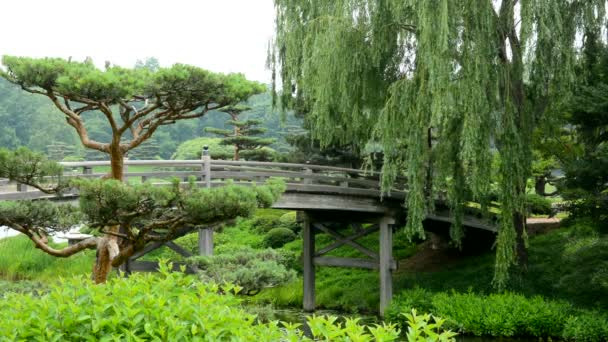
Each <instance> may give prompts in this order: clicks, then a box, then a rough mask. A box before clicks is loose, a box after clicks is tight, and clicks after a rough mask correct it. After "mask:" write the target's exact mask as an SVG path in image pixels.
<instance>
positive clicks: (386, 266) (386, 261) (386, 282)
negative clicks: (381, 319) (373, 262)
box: [380, 217, 394, 316]
mask: <svg viewBox="0 0 608 342" xmlns="http://www.w3.org/2000/svg"><path fill="white" fill-rule="evenodd" d="M391 222H394V221H392V219H391V218H388V217H387V218H385V219H383V220H381V221H380V316H384V313H385V311H386V309H387V308H388V306H389V305H390V302H391V299H392V298H393V277H392V274H391V261H393V229H392V228H391V226H390V223H391Z"/></svg>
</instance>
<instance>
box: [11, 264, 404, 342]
mask: <svg viewBox="0 0 608 342" xmlns="http://www.w3.org/2000/svg"><path fill="white" fill-rule="evenodd" d="M171 269H172V265H170V264H166V263H162V262H161V264H160V272H159V273H158V274H142V273H140V274H134V275H132V276H131V277H129V278H127V279H125V278H118V277H117V278H113V279H110V280H109V281H108V282H107V283H106V284H105V285H103V286H99V285H95V284H94V283H93V282H92V281H91V280H90V279H86V278H83V277H75V278H71V279H64V280H60V281H58V282H57V283H56V284H54V285H52V286H51V288H50V290H49V292H47V293H44V294H41V295H40V296H34V295H32V294H27V293H9V294H7V295H6V296H5V297H4V298H0V341H30V340H37V341H125V340H127V341H142V340H146V341H148V340H150V341H169V340H171V341H310V339H309V338H307V337H305V336H303V333H302V331H301V330H300V329H299V325H298V324H290V323H280V322H277V321H271V322H268V323H262V322H259V321H258V320H257V319H256V317H255V315H251V314H249V313H247V312H246V311H245V310H243V308H242V307H241V301H240V300H239V299H238V298H237V297H235V296H233V295H232V294H230V293H232V292H234V291H235V290H236V288H235V286H233V285H221V286H219V285H217V284H214V283H203V282H200V281H199V280H198V279H197V278H196V277H193V276H188V275H185V274H183V273H181V272H171V271H170V270H171ZM220 293H224V295H221V294H220ZM309 324H310V326H311V328H312V329H313V331H314V333H313V334H314V339H315V341H393V340H395V339H397V337H398V334H399V331H398V330H397V329H396V327H395V326H394V325H391V324H384V325H376V326H370V327H364V326H361V325H359V324H358V322H357V320H348V321H347V322H346V323H344V324H338V323H336V318H335V317H313V318H311V319H309Z"/></svg>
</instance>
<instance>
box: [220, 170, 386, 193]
mask: <svg viewBox="0 0 608 342" xmlns="http://www.w3.org/2000/svg"><path fill="white" fill-rule="evenodd" d="M257 177H266V178H268V177H284V178H300V179H302V180H303V183H304V184H313V183H314V181H325V182H333V183H335V186H339V187H342V188H348V186H344V184H349V183H350V184H354V185H359V186H362V187H366V188H372V189H378V190H379V189H380V183H379V182H378V181H374V180H368V179H365V178H347V177H343V176H331V175H324V174H318V173H317V174H315V173H312V170H309V172H302V173H296V172H276V171H273V172H266V171H259V172H242V171H216V172H213V174H212V176H211V178H212V179H243V180H255V179H256V178H257Z"/></svg>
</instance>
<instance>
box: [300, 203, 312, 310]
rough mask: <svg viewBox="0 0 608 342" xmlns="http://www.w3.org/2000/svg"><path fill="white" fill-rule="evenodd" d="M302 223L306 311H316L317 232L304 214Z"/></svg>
mask: <svg viewBox="0 0 608 342" xmlns="http://www.w3.org/2000/svg"><path fill="white" fill-rule="evenodd" d="M303 216H304V222H303V223H302V237H303V243H304V246H303V250H302V261H303V263H304V265H303V273H304V275H303V277H304V298H303V300H304V302H303V309H304V311H314V309H315V264H314V254H315V231H314V229H313V227H312V224H311V222H310V217H309V216H308V215H307V214H306V213H304V214H303Z"/></svg>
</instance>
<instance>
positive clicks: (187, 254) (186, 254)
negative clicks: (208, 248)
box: [165, 241, 193, 258]
mask: <svg viewBox="0 0 608 342" xmlns="http://www.w3.org/2000/svg"><path fill="white" fill-rule="evenodd" d="M165 245H166V246H167V247H169V248H171V249H172V250H174V251H175V252H176V253H177V254H179V255H181V256H183V257H184V258H190V257H192V256H193V255H192V253H190V252H188V251H187V250H185V249H184V248H183V247H182V246H180V245H178V244H176V243H175V242H173V241H169V242H167V243H166V244H165Z"/></svg>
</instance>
